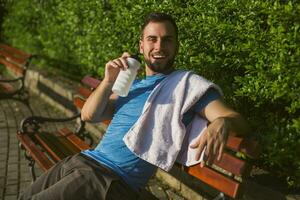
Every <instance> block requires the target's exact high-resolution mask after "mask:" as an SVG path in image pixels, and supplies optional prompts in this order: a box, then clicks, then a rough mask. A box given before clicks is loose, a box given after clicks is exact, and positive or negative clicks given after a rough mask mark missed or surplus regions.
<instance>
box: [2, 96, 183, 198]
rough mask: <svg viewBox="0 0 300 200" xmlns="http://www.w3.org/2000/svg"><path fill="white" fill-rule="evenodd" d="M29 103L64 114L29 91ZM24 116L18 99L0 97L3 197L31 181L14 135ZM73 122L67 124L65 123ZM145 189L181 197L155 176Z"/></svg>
mask: <svg viewBox="0 0 300 200" xmlns="http://www.w3.org/2000/svg"><path fill="white" fill-rule="evenodd" d="M30 103H31V107H32V109H33V112H34V114H35V115H42V116H49V117H57V116H62V115H64V114H62V113H61V112H59V111H58V110H56V109H55V108H54V107H52V106H50V105H48V104H47V103H45V102H44V101H43V100H42V99H40V98H39V97H37V96H33V95H31V99H30ZM26 116H30V111H29V109H28V108H27V107H26V106H25V105H24V104H22V103H21V102H18V101H15V100H0V199H3V200H10V199H11V200H15V199H17V198H18V195H19V193H21V192H22V191H23V190H24V188H26V187H27V186H28V185H29V184H30V183H31V176H30V173H29V168H28V166H27V163H28V162H27V160H25V158H24V155H23V152H24V151H21V150H20V148H19V146H18V140H17V138H16V131H17V129H18V127H19V124H20V122H21V120H22V119H23V118H24V117H26ZM73 125H74V124H68V126H73ZM55 126H59V125H55ZM49 128H50V129H53V128H55V127H53V126H52V127H49ZM36 172H37V175H40V174H41V173H42V172H41V170H40V169H38V167H36ZM147 190H148V191H150V192H151V193H152V194H153V195H154V197H156V198H157V199H166V200H169V199H178V200H183V199H184V198H183V197H181V196H180V195H178V194H177V193H176V192H175V191H174V190H172V189H171V188H169V187H168V186H166V185H164V184H162V183H161V182H160V181H159V180H156V179H151V180H150V181H149V184H148V187H147ZM154 199H155V198H154Z"/></svg>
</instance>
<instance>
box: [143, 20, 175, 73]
mask: <svg viewBox="0 0 300 200" xmlns="http://www.w3.org/2000/svg"><path fill="white" fill-rule="evenodd" d="M177 51H178V41H177V37H176V33H175V28H174V27H173V25H172V24H171V23H170V22H168V21H164V22H150V23H149V24H148V25H147V26H146V27H145V28H144V32H143V35H142V38H141V40H140V53H142V54H143V55H144V58H145V62H146V73H147V74H148V75H151V74H156V73H167V72H170V71H171V70H172V69H173V63H174V59H175V56H176V54H177Z"/></svg>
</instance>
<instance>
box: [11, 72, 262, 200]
mask: <svg viewBox="0 0 300 200" xmlns="http://www.w3.org/2000/svg"><path fill="white" fill-rule="evenodd" d="M82 83H83V84H84V85H85V86H86V87H80V88H79V90H78V95H76V96H75V98H74V104H75V105H76V107H77V108H79V109H81V108H82V106H83V105H84V102H85V99H86V98H87V97H88V96H89V95H90V94H91V93H92V91H93V90H94V89H95V88H96V87H97V85H98V84H99V83H100V81H99V80H97V79H94V78H92V77H89V76H86V77H84V78H83V79H82ZM76 118H80V113H78V114H76V115H74V116H73V117H71V118H66V119H50V118H43V117H37V116H31V117H29V118H26V119H24V120H23V121H22V123H21V129H20V130H19V131H18V133H17V137H18V139H19V141H20V144H21V146H22V147H23V148H24V149H25V151H26V152H27V153H26V154H25V155H26V157H27V158H28V160H29V161H30V168H31V173H32V177H33V179H35V174H34V163H35V162H36V163H37V164H38V165H39V166H40V168H41V169H43V170H44V171H46V170H48V169H49V168H50V167H51V166H53V165H54V164H55V163H56V162H58V161H59V160H61V159H63V158H65V157H67V156H68V155H73V154H76V153H78V152H80V151H82V150H85V149H88V148H90V147H91V145H89V144H87V143H86V142H85V141H84V137H86V136H87V135H86V134H83V133H84V122H83V121H81V120H80V124H79V127H78V128H77V130H75V131H71V130H69V129H68V128H62V129H60V130H57V131H56V132H52V133H49V132H45V131H42V130H43V128H42V127H43V123H45V122H58V121H59V122H66V121H69V120H74V119H76ZM104 123H105V124H109V121H106V122H104ZM257 155H258V143H257V142H255V141H253V140H251V139H247V138H239V137H233V136H230V137H229V138H228V141H227V144H226V150H225V151H224V153H223V156H222V159H221V160H220V161H217V160H215V161H214V162H213V166H205V167H203V168H201V167H200V165H195V166H191V167H184V166H181V165H179V164H176V166H175V168H177V169H180V171H181V173H185V174H186V175H187V174H188V175H187V176H192V177H193V179H195V180H196V182H198V183H199V184H200V182H201V183H205V184H206V185H209V187H212V188H214V189H215V190H217V191H218V192H219V194H218V195H217V197H215V199H224V198H225V197H229V198H233V199H238V198H240V197H241V195H242V193H243V185H244V179H246V178H247V176H249V174H250V170H251V168H252V160H253V159H255V158H256V157H257ZM192 177H190V178H192ZM190 178H189V180H190ZM143 193H144V194H143V195H145V196H144V197H146V196H147V194H146V193H145V191H144V192H143ZM148 198H149V195H148Z"/></svg>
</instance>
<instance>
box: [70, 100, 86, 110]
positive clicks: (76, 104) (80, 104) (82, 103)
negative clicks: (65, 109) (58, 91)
mask: <svg viewBox="0 0 300 200" xmlns="http://www.w3.org/2000/svg"><path fill="white" fill-rule="evenodd" d="M73 103H74V105H75V106H76V107H77V108H79V109H80V110H81V109H82V107H83V105H84V103H85V101H84V100H83V99H81V98H80V97H74V99H73Z"/></svg>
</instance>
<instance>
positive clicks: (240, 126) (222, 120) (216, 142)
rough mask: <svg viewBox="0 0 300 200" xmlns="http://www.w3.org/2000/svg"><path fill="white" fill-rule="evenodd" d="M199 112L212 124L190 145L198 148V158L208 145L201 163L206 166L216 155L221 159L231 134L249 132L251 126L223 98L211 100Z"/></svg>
mask: <svg viewBox="0 0 300 200" xmlns="http://www.w3.org/2000/svg"><path fill="white" fill-rule="evenodd" d="M199 114H200V115H201V116H202V117H203V118H206V119H207V120H208V121H209V122H210V124H209V126H208V127H207V129H206V130H205V132H204V133H203V134H202V135H201V137H200V139H199V140H198V141H196V142H195V143H193V144H192V145H191V146H190V147H191V148H197V149H198V154H197V155H196V159H197V160H198V159H199V158H200V156H201V153H202V151H203V150H204V149H205V147H206V150H205V154H206V156H205V159H204V161H203V162H202V163H201V165H202V166H204V164H205V161H208V163H209V164H211V163H212V162H213V160H214V159H215V157H217V159H218V160H219V159H221V155H222V153H223V149H224V147H225V145H226V141H227V138H228V135H229V134H233V135H244V134H247V133H248V132H249V127H248V125H247V123H246V121H245V120H244V118H243V117H242V116H241V115H240V114H239V113H237V112H236V111H234V110H232V109H231V108H229V107H228V106H226V105H225V104H224V103H223V102H222V101H221V100H214V101H212V102H210V103H209V104H208V105H207V106H206V107H205V108H204V109H203V110H202V111H201V112H200V113H199Z"/></svg>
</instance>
